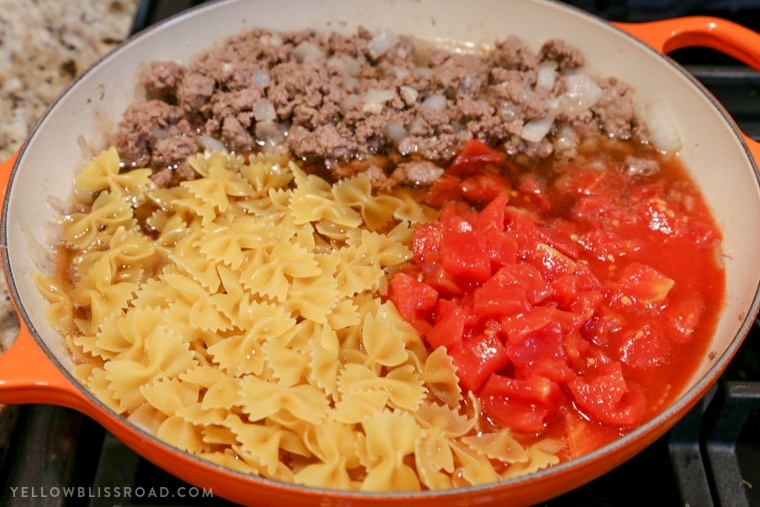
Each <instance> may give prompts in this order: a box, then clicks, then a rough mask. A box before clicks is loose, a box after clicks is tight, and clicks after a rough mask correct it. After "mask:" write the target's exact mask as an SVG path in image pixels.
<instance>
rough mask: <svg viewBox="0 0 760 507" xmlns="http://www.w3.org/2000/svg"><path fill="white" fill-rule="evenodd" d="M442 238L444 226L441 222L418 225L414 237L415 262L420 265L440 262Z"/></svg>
mask: <svg viewBox="0 0 760 507" xmlns="http://www.w3.org/2000/svg"><path fill="white" fill-rule="evenodd" d="M442 236H443V225H441V223H440V222H433V223H431V224H420V225H418V226H417V227H416V228H415V229H414V234H413V235H412V250H413V252H414V260H415V261H416V262H417V263H418V264H420V265H424V264H425V263H428V262H437V261H439V260H440V258H441V256H440V254H439V252H440V248H441V237H442Z"/></svg>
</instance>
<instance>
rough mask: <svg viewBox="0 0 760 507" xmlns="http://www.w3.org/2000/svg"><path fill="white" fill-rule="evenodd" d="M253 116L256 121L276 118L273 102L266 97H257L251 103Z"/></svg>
mask: <svg viewBox="0 0 760 507" xmlns="http://www.w3.org/2000/svg"><path fill="white" fill-rule="evenodd" d="M253 117H254V118H256V121H269V120H274V119H275V118H277V112H276V111H275V110H274V104H272V101H270V100H268V99H259V100H257V101H256V102H254V103H253Z"/></svg>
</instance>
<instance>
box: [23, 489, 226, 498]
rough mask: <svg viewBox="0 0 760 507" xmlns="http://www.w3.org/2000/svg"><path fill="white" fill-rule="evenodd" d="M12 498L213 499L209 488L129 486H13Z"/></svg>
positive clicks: (212, 493)
mask: <svg viewBox="0 0 760 507" xmlns="http://www.w3.org/2000/svg"><path fill="white" fill-rule="evenodd" d="M9 490H10V493H11V496H12V497H13V498H30V499H31V498H114V499H117V498H120V499H125V500H128V499H150V498H154V499H158V498H177V499H181V498H213V497H214V492H213V490H212V489H211V488H197V487H194V486H180V487H172V488H169V487H164V486H155V487H140V486H138V487H131V486H124V487H119V486H113V487H111V486H104V487H89V486H60V487H58V486H14V487H10V488H9Z"/></svg>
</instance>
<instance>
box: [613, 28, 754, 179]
mask: <svg viewBox="0 0 760 507" xmlns="http://www.w3.org/2000/svg"><path fill="white" fill-rule="evenodd" d="M613 24H614V25H615V26H617V27H618V28H620V29H621V30H623V31H625V32H627V33H629V34H630V35H633V36H634V37H636V38H637V39H639V40H641V41H643V42H644V43H646V44H648V45H650V46H652V47H653V48H654V49H655V50H657V51H659V52H660V53H663V54H667V53H670V52H671V51H675V50H677V49H682V48H687V47H705V48H710V49H714V50H716V51H720V52H721V53H724V54H726V55H728V56H731V57H732V58H735V59H736V60H738V61H740V62H742V63H744V64H746V65H748V66H749V67H751V68H753V69H755V70H757V71H760V33H757V32H754V31H752V30H750V29H749V28H746V27H743V26H741V25H739V24H737V23H734V22H732V21H729V20H726V19H721V18H716V17H710V16H685V17H679V18H673V19H665V20H661V21H651V22H646V23H613ZM743 138H744V141H745V143H746V145H747V147H748V148H749V151H750V153H751V154H752V157H753V158H754V159H755V163H756V165H760V143H759V142H757V141H755V140H754V139H752V138H751V137H749V136H747V135H743Z"/></svg>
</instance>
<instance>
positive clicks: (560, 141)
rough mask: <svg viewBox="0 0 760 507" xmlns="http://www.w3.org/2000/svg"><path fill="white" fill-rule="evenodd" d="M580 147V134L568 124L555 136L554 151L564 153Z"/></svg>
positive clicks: (563, 125) (562, 126)
mask: <svg viewBox="0 0 760 507" xmlns="http://www.w3.org/2000/svg"><path fill="white" fill-rule="evenodd" d="M577 147H578V132H577V131H576V130H575V129H574V128H573V127H571V126H570V125H567V124H562V125H561V126H560V127H559V129H557V135H556V136H554V151H556V152H562V151H567V150H572V149H575V148H577Z"/></svg>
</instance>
